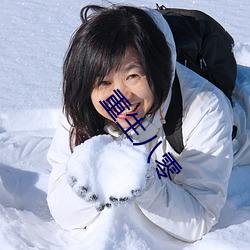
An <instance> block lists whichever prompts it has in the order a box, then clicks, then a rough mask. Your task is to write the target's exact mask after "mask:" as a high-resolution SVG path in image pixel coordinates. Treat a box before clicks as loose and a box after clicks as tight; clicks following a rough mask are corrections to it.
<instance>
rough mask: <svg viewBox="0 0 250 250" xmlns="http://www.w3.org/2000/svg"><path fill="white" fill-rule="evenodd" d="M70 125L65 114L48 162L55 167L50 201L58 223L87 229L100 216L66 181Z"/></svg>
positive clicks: (60, 119) (53, 141) (49, 153)
mask: <svg viewBox="0 0 250 250" xmlns="http://www.w3.org/2000/svg"><path fill="white" fill-rule="evenodd" d="M69 129H70V125H69V124H68V122H67V119H66V117H65V115H64V114H61V115H60V118H59V126H58V128H57V130H56V133H55V135H54V138H53V140H52V143H51V146H50V149H49V152H48V155H47V159H48V161H49V163H50V164H51V166H52V171H51V174H50V178H49V185H48V195H47V202H48V206H49V209H50V212H51V215H52V216H53V218H54V219H55V221H56V222H57V223H58V224H59V225H60V226H61V227H62V228H65V229H75V228H84V227H86V226H87V225H89V224H90V223H91V222H92V221H93V220H95V218H96V217H97V216H98V214H99V212H97V211H96V209H95V207H94V206H93V204H91V203H88V202H85V201H84V200H83V199H81V198H79V197H78V196H77V195H76V194H75V193H74V192H73V190H72V189H71V187H70V186H69V184H68V182H67V180H66V162H67V160H68V158H69V156H70V155H71V152H70V148H69Z"/></svg>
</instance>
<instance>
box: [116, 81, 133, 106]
mask: <svg viewBox="0 0 250 250" xmlns="http://www.w3.org/2000/svg"><path fill="white" fill-rule="evenodd" d="M115 89H119V91H120V92H121V93H122V95H123V96H124V97H125V98H126V99H127V100H128V101H129V100H131V99H132V97H133V92H132V91H131V89H130V88H129V87H128V86H127V85H126V84H124V83H123V82H122V81H120V82H119V83H118V84H115Z"/></svg>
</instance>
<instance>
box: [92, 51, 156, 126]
mask: <svg viewBox="0 0 250 250" xmlns="http://www.w3.org/2000/svg"><path fill="white" fill-rule="evenodd" d="M117 89H118V90H119V91H120V92H121V93H122V94H123V96H124V97H125V98H126V99H127V100H128V101H129V102H130V103H131V106H130V105H129V106H130V110H128V109H125V111H123V112H122V113H121V114H117V113H116V112H115V114H116V115H117V118H116V121H117V122H118V123H119V124H120V125H121V127H122V128H124V129H126V128H129V127H130V125H129V124H128V123H127V122H126V121H125V119H127V120H128V121H129V122H130V123H131V124H133V123H135V120H134V118H133V117H132V116H126V114H134V113H137V114H138V115H136V118H137V119H138V120H139V119H140V118H143V117H144V116H145V114H146V113H147V112H148V111H149V110H150V108H151V107H152V105H153V102H154V97H153V93H152V91H151V89H150V87H149V85H148V81H147V77H146V76H145V73H144V70H143V67H142V66H141V64H140V60H139V58H138V56H137V53H136V51H135V50H134V49H132V48H130V49H127V51H126V53H125V57H124V59H123V62H122V64H121V67H120V68H119V70H117V71H112V72H111V73H110V74H109V75H107V76H106V77H105V78H104V80H103V81H101V82H99V81H98V79H96V82H95V85H94V89H93V91H92V93H91V99H92V103H93V105H94V107H95V109H96V110H97V112H98V113H99V114H100V115H102V116H103V117H105V118H106V119H108V120H110V121H113V122H114V120H113V119H112V117H111V116H110V114H109V113H108V112H107V111H106V110H105V108H104V107H103V106H102V105H101V104H100V102H99V101H101V102H103V101H106V99H107V98H109V97H110V96H111V95H115V96H116V94H115V93H114V92H113V90H117ZM116 97H117V96H116ZM117 98H118V97H117ZM118 100H119V98H118ZM123 106H124V105H123Z"/></svg>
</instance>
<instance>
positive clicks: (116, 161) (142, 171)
mask: <svg viewBox="0 0 250 250" xmlns="http://www.w3.org/2000/svg"><path fill="white" fill-rule="evenodd" d="M148 155H149V152H148V150H147V148H146V146H145V145H140V146H133V143H131V142H130V141H129V140H128V139H117V140H114V139H113V138H112V137H111V136H110V135H99V136H94V137H92V138H91V139H89V140H87V141H85V142H84V143H82V144H80V145H79V146H77V147H75V149H74V152H73V154H72V155H71V156H70V158H69V160H68V162H67V180H68V182H69V184H70V186H71V187H72V188H73V190H74V191H75V192H76V194H77V195H78V196H80V197H82V198H83V199H84V200H86V201H95V202H96V207H97V208H98V209H101V208H103V207H104V205H107V206H110V203H115V204H116V203H123V202H126V201H129V200H131V199H133V198H134V197H136V196H138V195H140V194H142V192H143V191H144V190H145V189H146V185H147V179H148V178H149V175H151V172H152V165H150V164H148V163H147V158H148Z"/></svg>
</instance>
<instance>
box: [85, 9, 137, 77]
mask: <svg viewBox="0 0 250 250" xmlns="http://www.w3.org/2000/svg"><path fill="white" fill-rule="evenodd" d="M96 18H99V19H101V20H99V22H96V20H95V24H96V25H93V26H94V27H92V29H93V30H94V31H95V32H93V33H91V32H90V33H89V34H88V35H87V36H86V45H87V48H86V50H85V51H87V53H88V55H87V58H88V65H89V66H90V65H91V68H92V70H91V71H90V72H89V73H90V74H91V75H92V77H93V78H94V80H95V79H97V78H98V79H99V80H101V81H102V80H103V79H104V78H105V76H107V75H108V74H109V73H110V72H115V71H117V70H119V69H120V67H121V64H122V62H123V59H124V57H125V53H126V50H127V49H128V48H129V47H133V48H135V49H136V47H137V46H135V44H133V42H132V40H133V39H134V36H135V35H134V34H133V33H132V32H131V30H130V29H129V28H128V24H127V22H123V23H121V22H119V21H118V20H116V19H115V18H114V16H113V17H112V19H111V20H110V14H109V15H108V16H106V15H105V14H104V15H102V16H99V17H96ZM91 21H92V19H89V20H88V23H89V25H91ZM136 51H137V49H136ZM89 66H88V68H89ZM93 78H92V79H93Z"/></svg>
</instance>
